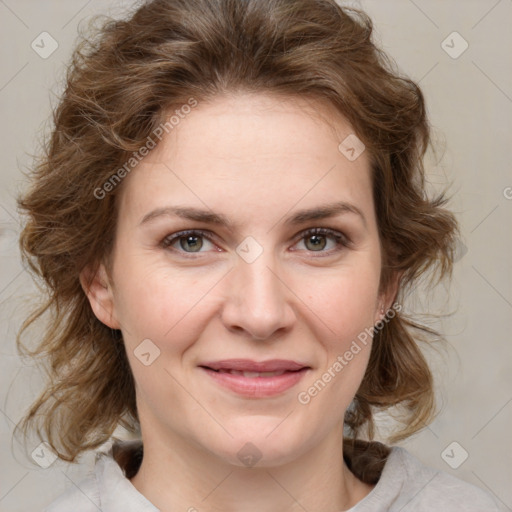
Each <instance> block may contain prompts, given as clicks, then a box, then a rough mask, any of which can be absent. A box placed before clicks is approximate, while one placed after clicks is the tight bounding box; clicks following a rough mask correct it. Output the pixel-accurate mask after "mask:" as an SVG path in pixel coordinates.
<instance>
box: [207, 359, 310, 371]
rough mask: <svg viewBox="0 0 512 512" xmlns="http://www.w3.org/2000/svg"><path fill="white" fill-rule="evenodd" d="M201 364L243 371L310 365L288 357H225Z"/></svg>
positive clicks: (281, 369) (272, 369)
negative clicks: (252, 358) (263, 359)
mask: <svg viewBox="0 0 512 512" xmlns="http://www.w3.org/2000/svg"><path fill="white" fill-rule="evenodd" d="M199 366H203V367H206V368H211V369H212V370H237V371H241V372H276V371H283V370H285V371H286V370H289V371H297V370H301V369H302V368H309V366H307V365H305V364H302V363H298V362H296V361H290V360H286V359H271V360H268V361H261V362H258V361H252V360H251V359H224V360H221V361H208V362H206V363H202V364H200V365H199Z"/></svg>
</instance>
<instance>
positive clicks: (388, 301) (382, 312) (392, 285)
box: [375, 272, 403, 323]
mask: <svg viewBox="0 0 512 512" xmlns="http://www.w3.org/2000/svg"><path fill="white" fill-rule="evenodd" d="M402 273H403V272H396V273H395V274H394V275H393V277H392V278H391V279H390V281H389V284H388V287H387V289H386V290H385V291H383V292H382V293H381V294H380V295H379V301H378V307H377V310H376V316H375V323H377V322H378V321H380V320H382V319H383V318H384V317H385V316H386V312H387V311H388V310H389V308H390V307H391V306H392V305H393V302H394V300H395V299H396V296H397V293H398V288H399V284H400V280H401V278H402Z"/></svg>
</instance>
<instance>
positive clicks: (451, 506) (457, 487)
mask: <svg viewBox="0 0 512 512" xmlns="http://www.w3.org/2000/svg"><path fill="white" fill-rule="evenodd" d="M382 484H388V486H389V487H390V488H393V486H396V488H399V489H400V492H399V493H397V495H396V497H395V499H394V502H393V507H392V508H391V509H390V510H393V511H394V510H395V509H396V510H403V511H404V512H405V511H407V510H411V511H412V510H414V511H415V512H422V511H425V512H426V511H427V510H428V511H431V510H442V511H443V512H455V511H460V510H464V511H465V512H484V511H485V512H501V511H503V510H504V508H502V506H501V505H500V504H499V501H498V500H497V499H496V498H495V497H494V496H492V495H491V494H489V493H488V492H486V491H484V490H483V489H480V488H479V487H477V486H475V485H472V484H470V483H468V482H465V481H463V480H461V479H459V478H456V477H454V476H452V475H450V474H448V473H446V472H444V471H440V470H437V469H433V468H431V467H428V466H426V465H424V464H423V463H422V462H421V461H420V460H419V459H417V458H416V457H415V456H414V455H412V454H411V453H409V452H408V451H407V450H406V449H404V448H400V447H393V448H392V450H391V453H390V455H389V458H388V461H387V463H386V466H385V467H384V471H383V473H382Z"/></svg>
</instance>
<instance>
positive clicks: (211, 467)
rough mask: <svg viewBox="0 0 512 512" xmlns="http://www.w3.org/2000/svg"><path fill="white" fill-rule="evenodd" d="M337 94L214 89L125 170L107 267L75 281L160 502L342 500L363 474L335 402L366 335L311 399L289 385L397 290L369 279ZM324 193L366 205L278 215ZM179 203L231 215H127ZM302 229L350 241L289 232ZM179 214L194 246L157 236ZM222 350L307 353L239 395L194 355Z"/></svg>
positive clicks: (180, 505)
mask: <svg viewBox="0 0 512 512" xmlns="http://www.w3.org/2000/svg"><path fill="white" fill-rule="evenodd" d="M333 110H334V109H333V108H331V107H329V106H326V105H324V104H321V103H317V102H312V101H307V100H305V99H292V98H288V99H286V100H283V98H278V97H275V96H271V95H263V94H248V93H238V94H236V95H235V94H230V95H226V96H222V97H217V98H215V99H214V100H213V101H211V102H209V103H202V104H200V105H199V106H198V107H196V108H195V109H193V110H192V112H191V113H190V114H188V115H187V116H186V117H185V118H184V119H183V120H181V121H180V124H179V125H178V126H176V127H175V128H174V130H172V131H171V132H170V133H169V134H168V135H166V136H165V137H164V139H163V140H162V143H161V144H160V145H159V146H158V147H157V148H156V149H155V150H154V151H153V152H152V153H150V154H149V155H148V156H147V157H146V158H145V159H144V160H143V162H142V163H141V164H140V165H139V166H138V167H137V168H136V169H135V170H134V171H132V173H131V174H130V175H129V176H128V177H127V178H126V179H125V181H124V182H123V188H122V192H121V196H120V203H119V220H118V225H117V232H116V242H115V247H114V251H113V255H112V256H113V260H112V261H113V266H112V272H111V275H109V274H108V273H107V271H106V269H105V267H104V266H103V265H101V266H100V268H99V270H98V271H97V273H96V274H95V276H94V279H93V282H92V284H91V286H90V287H88V288H87V289H86V292H87V294H88V297H89V299H90V302H91V306H92V308H93V310H94V312H95V314H96V316H97V317H98V318H99V320H101V321H102V322H103V323H105V324H106V325H108V326H110V327H112V328H117V329H121V331H122V333H123V337H124V340H125V345H126V351H127V354H128V358H129V362H130V366H131V368H132V371H133V374H134V378H135V382H136V396H137V405H138V411H139V417H140V423H141V431H142V439H143V443H144V459H143V462H142V465H141V468H140V470H139V472H138V473H137V475H136V476H135V477H134V478H133V479H132V484H133V485H134V486H135V487H136V488H137V489H138V490H139V491H140V492H141V493H142V494H143V495H144V496H146V497H147V498H148V500H150V501H151V502H152V503H153V504H154V505H155V506H157V507H158V508H160V509H161V510H162V511H170V510H194V509H197V510H199V511H221V510H222V511H236V512H249V511H250V512H253V511H254V512H255V511H261V510H266V511H275V512H278V511H279V512H282V511H293V512H295V511H303V510H304V509H306V510H308V511H310V512H317V511H318V512H320V511H322V512H327V511H339V510H347V509H348V508H350V507H352V506H354V505H355V504H356V503H357V502H358V501H360V500H361V499H362V498H364V496H366V495H367V494H368V493H369V492H370V491H371V489H372V486H370V485H367V484H364V483H363V482H361V481H359V480H358V479H357V478H356V477H355V476H354V475H353V474H352V473H351V472H350V471H349V470H348V468H347V467H346V465H345V463H344V461H343V451H342V448H343V447H342V438H343V428H342V427H343V417H344V414H345V411H346V409H347V407H348V406H349V404H350V403H351V401H352V399H353V397H354V395H355V393H356V391H357V389H358V387H359V385H360V383H361V380H362V378H363V375H364V372H365V369H366V366H367V363H368V357H369V354H370V346H371V340H370V343H368V344H367V345H366V346H362V350H361V351H360V352H359V353H358V354H357V355H355V356H354V358H353V359H352V360H351V361H350V362H349V364H347V365H346V366H345V367H344V368H343V370H342V371H341V372H339V373H337V374H336V377H335V378H333V379H332V380H331V381H330V382H329V383H328V384H327V385H326V386H325V388H324V389H322V390H321V391H320V392H319V393H318V394H317V395H316V396H315V397H313V398H312V399H311V400H310V401H309V403H307V404H301V403H300V402H299V401H298V399H297V395H298V393H299V392H301V391H304V390H307V389H308V387H310V386H311V385H312V384H313V383H314V382H315V381H317V380H318V379H319V378H321V376H322V374H324V373H325V371H326V370H327V369H328V368H329V367H332V365H333V363H334V362H335V361H336V359H337V357H338V356H340V355H343V354H344V353H345V352H346V350H348V348H349V347H350V345H351V343H352V341H353V340H355V339H356V338H357V336H358V334H360V333H361V332H363V331H364V329H365V328H371V327H372V326H373V325H374V324H375V323H376V322H377V321H379V320H380V319H381V318H382V317H383V314H382V312H381V307H383V308H384V310H385V309H387V308H388V307H390V305H391V303H392V300H393V298H394V295H395V293H396V287H394V288H393V289H389V290H386V291H385V293H384V292H380V291H379V281H380V275H381V247H380V241H379V234H378V229H377V222H376V217H375V209H374V203H373V196H372V185H371V177H370V164H369V156H368V154H367V152H363V154H362V155H361V156H360V157H359V158H357V159H356V160H355V161H353V162H351V161H349V160H348V159H347V158H346V157H345V156H344V155H343V154H342V153H341V152H340V151H339V150H338V145H339V144H340V142H341V141H343V140H344V139H345V138H346V137H347V136H348V135H349V134H351V133H353V130H352V129H351V127H350V125H349V124H348V123H347V121H346V120H345V119H344V118H343V117H341V116H340V115H338V114H335V113H334V112H333ZM337 201H345V202H347V203H350V204H351V205H353V206H355V207H356V208H357V209H359V210H360V212H361V214H362V215H358V214H356V213H352V212H345V213H342V214H339V215H336V216H334V217H331V218H328V219H320V220H312V221H311V220H310V221H307V222H304V223H302V224H300V225H296V226H295V225H294V226H288V225H286V224H285V221H286V219H288V218H289V217H290V216H291V215H293V214H294V213H295V212H296V211H298V210H302V209H306V208H312V207H318V206H321V205H324V204H327V203H332V202H337ZM176 205H180V206H190V207H197V208H201V209H207V210H211V211H213V212H216V213H221V214H224V215H225V216H226V217H228V218H229V219H230V220H231V221H233V222H234V223H236V229H229V228H226V227H222V226H216V225H209V224H206V223H204V222H198V221H190V220H185V219H180V218H178V217H174V216H171V215H161V216H158V217H155V218H153V219H152V220H151V221H148V222H145V223H142V224H141V220H142V219H143V218H144V216H145V215H147V214H148V213H149V212H151V211H153V210H154V209H156V208H165V207H169V206H176ZM363 217H364V220H363ZM310 228H330V229H332V230H334V231H336V232H337V233H341V234H344V236H345V237H348V239H349V240H350V243H349V244H348V245H347V246H343V245H339V246H337V244H336V240H335V239H334V238H332V237H331V236H330V235H320V236H319V239H314V238H313V240H312V239H311V235H309V236H308V235H304V234H302V236H301V233H303V232H304V231H305V230H307V229H310ZM189 229H202V230H205V231H208V232H210V233H211V237H212V238H211V240H208V239H207V238H201V237H200V238H199V244H200V243H201V242H202V244H203V245H202V247H200V249H199V252H194V251H195V250H197V249H194V247H195V246H193V245H192V246H191V245H190V244H189V245H187V238H186V237H185V238H182V239H181V244H182V245H180V240H179V239H176V240H174V242H173V243H172V246H171V247H169V246H165V244H162V241H163V240H164V239H166V237H169V235H172V234H174V233H178V232H180V231H183V230H189ZM249 236H251V237H253V238H254V239H255V240H256V241H257V242H258V244H259V245H260V246H261V248H262V249H263V252H262V254H261V255H260V256H259V257H258V258H256V259H255V261H254V262H252V263H247V262H246V261H244V259H242V258H241V257H240V256H239V255H238V253H237V252H236V249H237V247H238V246H239V245H240V244H241V242H242V241H243V240H244V239H245V238H246V237H249ZM315 240H316V241H317V242H318V244H317V245H315V244H314V242H315ZM194 241H196V242H197V240H194ZM315 247H316V249H315ZM337 247H338V248H339V251H336V248H337ZM173 249H174V250H173ZM187 251H188V252H187ZM187 256H189V257H187ZM83 282H85V279H84V281H83ZM145 339H149V340H151V343H153V344H154V346H156V347H158V349H159V350H160V354H159V356H158V357H157V358H156V359H155V360H154V361H153V362H152V363H151V364H150V365H148V366H146V365H144V364H142V363H141V361H140V360H139V359H138V358H137V357H136V355H135V353H134V351H135V350H136V348H137V347H138V346H139V344H140V343H141V341H142V340H145ZM152 346H153V345H152ZM227 358H247V359H252V360H256V361H264V360H269V359H292V360H295V361H299V362H302V363H306V364H307V365H308V366H310V367H311V369H310V370H309V371H308V373H307V374H306V375H305V376H304V378H303V379H302V381H301V382H300V383H299V384H297V385H296V386H294V387H292V388H291V389H289V390H287V391H285V392H283V393H281V394H280V395H278V396H273V397H267V398H254V397H243V396H240V395H237V394H235V393H234V392H232V391H229V390H226V389H224V388H222V387H220V386H219V385H218V384H216V383H215V382H214V381H213V379H212V378H211V377H210V376H209V375H207V374H206V373H205V372H204V371H203V370H202V369H200V368H199V367H198V365H199V364H200V363H201V362H205V361H208V360H219V359H227ZM248 442H250V443H252V445H254V446H255V447H256V448H257V450H258V454H259V456H260V457H261V458H260V460H259V461H258V462H257V464H256V465H255V466H253V467H248V466H246V465H244V464H243V462H242V461H241V460H240V459H239V458H238V456H237V453H238V452H239V450H240V449H241V448H242V447H243V446H244V445H245V444H246V443H248ZM191 507H193V508H191Z"/></svg>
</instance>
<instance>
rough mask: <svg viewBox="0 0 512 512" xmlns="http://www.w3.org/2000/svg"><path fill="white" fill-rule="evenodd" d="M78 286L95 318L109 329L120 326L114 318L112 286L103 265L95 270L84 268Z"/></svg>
mask: <svg viewBox="0 0 512 512" xmlns="http://www.w3.org/2000/svg"><path fill="white" fill-rule="evenodd" d="M80 284H81V285H82V289H83V290H84V292H85V294H86V295H87V298H88V299H89V303H90V304H91V308H92V310H93V312H94V314H95V315H96V318H97V319H98V320H99V321H100V322H102V323H103V324H105V325H106V326H107V327H110V328H111V329H120V328H121V326H120V324H119V322H118V320H117V318H116V316H115V309H114V295H113V290H112V284H111V282H110V279H109V276H108V273H107V271H106V269H105V266H104V264H103V263H100V264H99V266H98V268H97V269H96V270H93V269H92V268H91V267H86V268H85V269H84V270H82V272H80Z"/></svg>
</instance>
